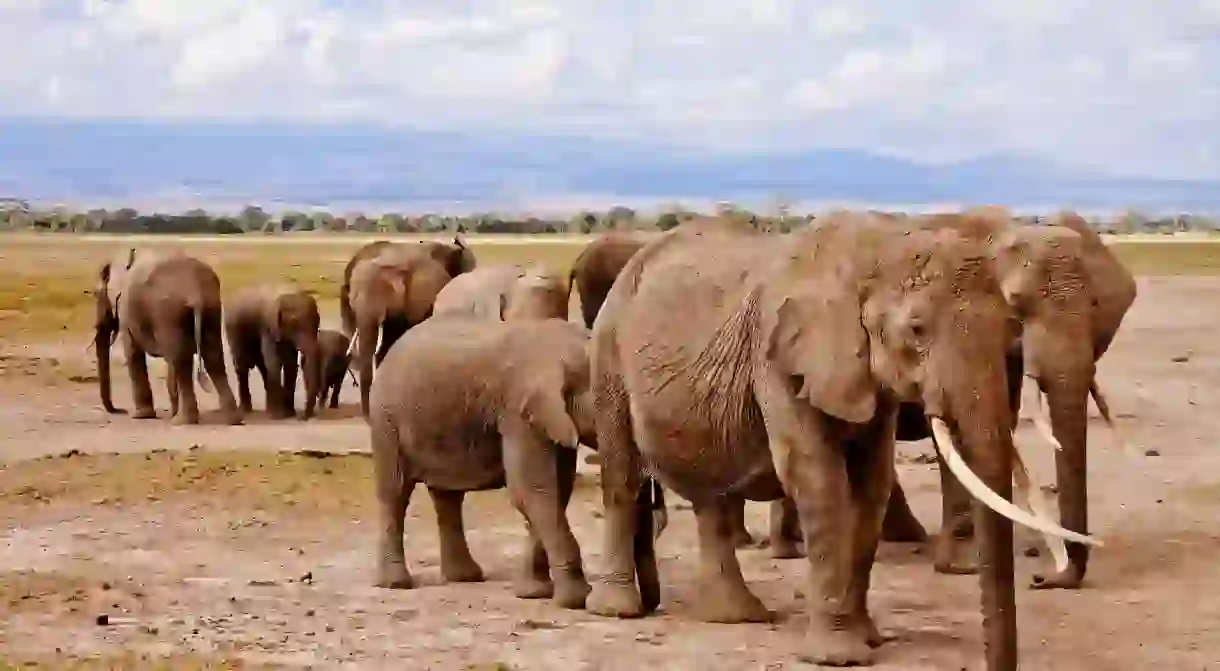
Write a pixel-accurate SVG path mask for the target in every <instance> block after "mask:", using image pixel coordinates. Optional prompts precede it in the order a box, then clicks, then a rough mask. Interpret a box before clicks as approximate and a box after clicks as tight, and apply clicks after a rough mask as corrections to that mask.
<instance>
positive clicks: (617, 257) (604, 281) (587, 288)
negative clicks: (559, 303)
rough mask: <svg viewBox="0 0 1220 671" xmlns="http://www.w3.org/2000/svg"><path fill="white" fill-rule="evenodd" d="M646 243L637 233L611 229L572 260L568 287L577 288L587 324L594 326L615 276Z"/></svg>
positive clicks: (582, 313)
mask: <svg viewBox="0 0 1220 671" xmlns="http://www.w3.org/2000/svg"><path fill="white" fill-rule="evenodd" d="M647 242H648V240H647V239H646V238H644V237H643V236H641V235H639V234H636V233H631V232H622V231H612V232H610V233H605V234H603V235H602V236H600V237H598V238H597V239H596V240H594V241H593V242H590V243H589V244H588V245H587V246H586V247H585V248H584V249H583V250H582V251H581V252H580V255H579V256H577V257H576V260H575V261H573V262H572V268H571V270H570V271H569V272H568V286H569V287H570V288H574V289H576V290H577V292H578V294H579V296H580V312H581V317H582V318H583V319H584V322H585V326H587V327H589V328H593V320H594V319H596V318H597V313H598V311H599V310H601V307H602V303H603V302H604V301H605V300H606V294H608V293H610V287H611V286H613V285H614V279H615V278H616V277H618V275H619V273H620V272H622V270H623V268H624V267H625V266H626V265H627V261H629V260H630V259H631V257H632V256H634V255H635V253H636V252H638V251H639V250H640V249H641V248H642V247H643V246H644V244H645V243H647Z"/></svg>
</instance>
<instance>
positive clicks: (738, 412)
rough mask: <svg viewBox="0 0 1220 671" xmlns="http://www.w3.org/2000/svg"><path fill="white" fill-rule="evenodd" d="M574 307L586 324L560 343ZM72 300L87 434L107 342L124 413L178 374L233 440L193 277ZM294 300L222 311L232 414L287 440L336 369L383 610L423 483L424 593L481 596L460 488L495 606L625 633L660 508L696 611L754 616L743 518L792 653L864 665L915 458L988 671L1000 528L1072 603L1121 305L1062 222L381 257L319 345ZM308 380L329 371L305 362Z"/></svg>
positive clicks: (188, 394) (914, 223)
mask: <svg viewBox="0 0 1220 671" xmlns="http://www.w3.org/2000/svg"><path fill="white" fill-rule="evenodd" d="M571 289H576V290H577V292H578V293H579V297H580V302H581V307H582V317H583V321H584V324H583V325H582V324H577V323H572V322H569V321H568V319H567V314H568V309H567V303H568V295H569V292H570V290H571ZM96 294H97V298H98V320H97V334H96V343H97V350H98V365H99V377H100V378H101V380H102V383H101V394H102V403H103V405H104V406H105V407H106V408H107V410H110V411H114V406H113V404H112V403H111V399H110V385H109V364H108V356H109V348H110V346H111V344H112V343H113V341H114V340H115V338H116V337H117V336H122V339H123V347H124V351H125V353H126V356H127V363H128V368H129V370H130V372H131V376H132V382H133V394H134V397H135V403H136V412H135V416H137V417H147V416H152V402H151V390H150V388H149V385H148V380H147V369H146V364H145V362H144V357H145V355H146V354H148V355H153V356H159V357H163V358H165V359H166V360H167V362H168V363H169V368H170V377H169V382H168V385H169V389H170V397H171V403H172V404H173V406H174V416H175V420H176V421H183V422H191V421H198V409H197V405H196V402H195V396H194V391H193V389H192V386H191V381H192V373H193V367H194V355H195V354H196V353H198V355H199V357H200V359H201V360H202V362H203V368H204V369H205V370H206V372H207V375H208V376H210V377H211V379H212V380H213V381H214V382H215V383H216V385H215V387H216V390H217V393H218V394H219V396H220V402H221V406H222V410H223V412H224V413H225V415H226V417H228V418H230V419H231V420H233V421H234V422H239V421H240V414H241V413H240V412H239V410H238V407H237V404H236V402H235V401H234V399H233V396H232V393H231V392H229V390H228V389H227V382H226V381H225V370H224V359H223V349H222V346H221V344H220V329H221V311H220V300H219V281H218V280H217V279H216V275H215V273H213V272H212V271H211V270H210V269H209V268H208V267H207V266H206V265H205V264H203V263H202V262H199V261H197V260H194V259H191V258H190V257H186V256H181V255H180V256H169V257H160V258H151V257H150V258H147V259H145V258H143V254H136V253H134V252H128V253H126V255H125V256H124V257H121V258H119V259H116V260H115V261H112V262H111V263H108V264H107V265H106V266H105V267H104V268H103V269H102V272H101V283H100V285H99V288H98V289H97V291H96ZM302 296H305V297H306V298H308V295H307V294H304V293H303V292H298V291H295V290H293V289H292V288H291V287H274V286H267V287H261V288H251V289H248V290H246V291H245V292H243V293H241V294H240V298H239V299H238V300H237V302H236V305H234V306H231V307H229V308H228V309H227V310H226V314H225V320H226V324H225V326H226V330H227V335H228V339H229V342H230V347H231V348H232V350H233V359H234V365H235V369H236V370H237V371H238V375H239V380H242V381H241V382H240V390H241V403H242V407H241V410H242V411H249V391H248V385H247V383H246V382H244V378H245V377H246V375H247V374H248V371H249V370H250V369H251V368H258V369H259V371H260V373H262V374H263V375H264V378H265V380H267V389H268V409H269V411H272V409H273V408H274V411H273V413H274V415H275V416H289V415H291V414H292V413H293V407H292V392H291V391H290V390H291V389H292V388H293V386H294V385H295V377H296V372H297V364H296V353H298V352H299V353H300V354H301V355H302V361H303V363H302V365H303V366H304V368H305V373H304V376H305V385H306V395H307V400H306V410H305V413H306V416H308V415H309V414H310V413H311V412H312V411H313V407H314V402H315V395H318V394H321V393H324V392H323V391H322V390H323V388H324V387H325V386H326V385H328V384H330V382H331V381H332V380H333V377H334V376H335V375H336V374H337V375H338V377H339V380H340V381H342V376H343V374H344V373H345V372H346V369H347V364H346V360H345V359H343V357H346V356H351V357H352V362H351V365H352V366H353V367H354V368H355V370H356V372H357V378H358V381H359V386H360V392H361V409H362V412H363V414H364V416H365V418H366V421H367V423H368V425H369V431H370V434H369V435H370V442H371V448H372V455H373V464H374V481H375V482H374V487H375V491H376V495H377V500H378V503H379V511H380V512H379V517H380V520H379V524H378V526H377V529H379V532H378V539H377V544H378V554H377V578H376V582H377V584H378V585H380V586H382V587H386V588H410V587H412V586H413V584H414V581H413V578H412V576H411V573H410V571H409V570H408V568H407V564H406V551H405V543H404V517H405V512H406V508H407V505H408V502H409V500H410V496H411V493H412V491H413V489H414V488H415V485H416V484H421V483H422V484H424V485H425V486H426V487H427V488H428V491H429V494H430V496H431V498H432V500H433V503H434V507H435V511H436V516H437V525H438V530H439V538H440V552H441V572H442V575H443V577H444V578H445V579H446V580H448V581H455V582H463V581H481V580H482V579H483V571H482V569H481V568H480V566H479V564H478V563H477V562H476V561H475V560H474V558H473V557H472V556H471V553H470V549H469V548H468V546H467V544H466V539H465V532H464V525H463V519H462V502H463V497H464V495H465V493H466V492H471V491H479V490H487V489H499V488H506V489H507V491H508V494H509V497H510V500H511V501H512V503H513V505H514V506H515V507H516V508H517V509H518V510H519V511H520V512H521V513H522V515H523V517H524V518H525V520H526V528H527V530H528V538H527V543H526V544H527V547H525V548H523V549H522V554H521V558H520V570H519V575H518V578H517V580H516V585H515V587H514V591H515V593H516V594H517V596H519V597H521V598H551V599H553V600H554V602H555V603H556V604H557V605H558V606H560V607H564V608H574V609H584V610H586V611H588V612H590V613H593V614H597V615H601V616H607V617H618V618H628V617H639V616H643V615H646V614H648V613H649V612H651V611H653V610H655V609H656V608H657V607H658V606H659V605H660V603H661V583H660V578H659V573H658V567H657V558H656V553H655V542H656V540H657V538H658V536H659V535H660V533H661V531H662V530H663V529H664V527H665V522H666V518H665V506H664V490H665V489H669V490H672V491H673V492H674V493H676V494H678V495H679V496H681V497H682V498H684V499H686V500H688V501H689V502H690V503H691V505H692V508H693V510H694V514H695V518H696V526H697V535H698V543H699V560H698V566H699V568H698V571H699V576H700V589H699V591H698V599H697V603H696V604H695V607H694V612H695V614H696V616H697V617H699V618H700V619H703V620H706V621H711V622H724V623H740V622H763V621H768V620H770V619H771V618H772V617H773V614H772V613H771V612H770V611H769V610H768V609H767V608H766V607H765V606H764V604H763V603H762V601H760V600H759V599H758V597H757V596H755V595H754V594H753V593H752V592H751V591H750V590H749V588H748V587H747V586H746V584H745V582H744V580H743V577H742V574H741V569H740V565H739V563H738V560H737V555H736V553H737V550H738V548H739V547H741V546H743V545H746V544H748V543H749V542H750V541H751V540H752V539H751V538H750V535H749V532H748V531H747V530H746V529H745V526H744V514H743V510H744V504H745V502H746V501H747V500H749V501H760V502H761V501H767V502H770V503H771V511H770V513H771V525H770V531H769V539H768V540H769V544H770V551H771V553H772V554H773V556H775V557H777V558H796V557H804V558H805V560H806V561H807V562H808V564H809V574H808V575H809V581H810V582H809V585H808V590H807V597H808V598H807V601H806V603H807V604H808V609H809V611H810V614H809V620H808V624H807V626H806V628H805V631H804V637H805V639H804V643H803V650H804V652H803V654H802V657H803V658H805V659H806V660H807V661H811V662H815V663H819V664H824V665H836V666H842V665H868V664H870V663H871V662H872V659H873V655H874V649H875V648H877V647H878V646H880V645H881V644H882V643H883V642H884V641H885V640H887V639H886V637H885V636H883V635H882V634H881V631H880V630H879V629H878V628H877V626H876V624H875V623H874V620H873V617H872V614H871V613H870V612H869V608H868V591H869V587H870V581H871V573H872V567H873V563H874V560H875V556H876V551H877V547H878V544H879V542H880V541H881V540H887V541H897V542H911V541H914V542H920V541H923V540H925V539H927V537H928V535H927V533H926V532H925V530H924V529H923V527H922V526H921V525H920V524H919V522H918V520H917V519H916V518H915V516H914V515H913V514H912V512H911V511H910V509H909V507H908V505H907V500H906V496H905V494H904V492H903V490H902V487H901V484H900V483H899V482H898V479H897V471H896V466H895V442H896V441H911V440H921V439H924V438H932V441H933V444H934V446H935V450H936V458H937V462H938V464H939V466H940V478H941V486H942V490H941V491H942V512H943V515H942V523H941V532H940V534H939V535H938V536H937V537H936V540H935V542H934V545H933V548H934V552H933V567H934V570H936V571H938V572H942V573H977V574H978V576H979V582H980V588H981V591H982V612H983V627H984V641H985V647H986V660H987V668H988V669H992V670H1000V669H1003V670H1009V669H1015V668H1017V627H1016V609H1015V587H1014V585H1015V582H1014V561H1013V559H1014V542H1013V527H1012V522H1014V521H1015V522H1018V523H1019V524H1022V525H1024V526H1026V527H1029V528H1031V529H1033V530H1036V531H1038V532H1040V533H1041V534H1042V536H1043V537H1044V538H1045V542H1046V544H1047V546H1048V548H1049V549H1050V553H1051V555H1052V557H1053V559H1054V562H1055V572H1054V573H1053V574H1050V575H1046V576H1041V575H1039V576H1035V578H1034V581H1033V584H1032V586H1033V587H1036V588H1068V589H1071V588H1076V587H1079V586H1080V584H1081V581H1082V580H1083V578H1084V576H1085V571H1086V569H1087V563H1088V557H1089V555H1088V550H1089V547H1090V546H1092V545H1100V543H1099V542H1098V541H1096V540H1095V539H1094V538H1092V537H1090V536H1089V535H1088V515H1087V487H1086V443H1087V425H1088V412H1087V407H1088V405H1087V404H1088V399H1089V397H1090V396H1091V397H1092V398H1093V399H1094V402H1095V403H1096V404H1097V407H1098V410H1099V411H1100V413H1101V415H1102V417H1103V419H1104V420H1105V421H1106V422H1107V424H1109V425H1110V427H1111V428H1113V422H1112V421H1111V419H1110V413H1109V409H1108V405H1107V403H1106V401H1105V397H1104V395H1103V393H1102V391H1101V389H1100V387H1099V386H1098V384H1097V382H1096V380H1095V375H1094V374H1095V371H1096V364H1097V360H1098V359H1099V358H1100V357H1101V356H1102V355H1103V354H1104V353H1105V351H1106V349H1107V348H1108V347H1109V345H1110V343H1111V342H1112V341H1113V338H1114V337H1115V334H1116V333H1117V331H1118V328H1119V326H1120V324H1121V322H1122V320H1123V317H1124V315H1125V314H1126V312H1127V311H1128V309H1129V308H1130V306H1131V304H1132V303H1133V302H1134V300H1135V297H1136V288H1135V282H1134V279H1133V278H1132V277H1131V275H1130V273H1129V272H1128V271H1127V270H1126V269H1125V268H1124V267H1123V266H1122V264H1121V263H1120V262H1119V261H1118V259H1117V258H1115V257H1114V255H1113V254H1112V253H1111V252H1110V251H1109V250H1108V249H1107V247H1106V245H1105V244H1104V243H1103V241H1102V240H1101V239H1100V238H1099V237H1098V235H1097V234H1096V233H1095V232H1094V231H1093V230H1092V229H1091V228H1090V227H1089V226H1088V225H1087V223H1086V222H1085V221H1084V220H1083V219H1082V218H1080V217H1079V216H1077V215H1075V214H1073V213H1063V214H1060V215H1058V216H1056V217H1054V218H1053V219H1051V220H1050V221H1048V222H1047V223H1046V224H1045V225H1038V226H1028V225H1020V224H1018V223H1016V222H1015V220H1014V219H1013V217H1012V216H1011V215H1010V213H1008V212H1007V211H1006V210H1004V209H1002V208H977V209H971V210H965V211H962V212H957V213H944V214H931V215H894V214H888V213H880V212H849V211H835V212H832V213H829V214H828V215H825V216H822V217H819V218H818V219H817V220H816V221H815V222H814V223H813V225H811V226H810V227H809V228H807V229H804V230H801V231H798V232H794V233H788V234H783V235H772V234H767V233H762V232H759V231H758V230H756V229H755V228H754V227H752V226H750V225H747V224H744V223H741V222H736V221H733V220H731V219H722V218H715V217H702V218H696V219H693V220H691V221H688V222H685V223H683V224H682V225H680V226H678V227H676V228H674V229H672V230H670V231H668V232H665V233H663V234H661V235H659V236H654V237H647V238H645V237H639V238H637V237H634V236H633V235H632V234H624V233H611V234H608V235H605V236H602V237H601V238H599V239H598V240H596V241H594V242H593V243H591V244H590V245H589V246H588V247H587V248H586V249H585V250H584V251H583V252H582V253H581V255H580V256H579V257H578V258H577V260H576V262H575V263H574V265H573V267H572V269H571V271H570V273H569V274H568V275H567V276H561V275H557V274H554V273H551V272H549V271H547V270H545V269H543V268H540V267H538V266H528V267H525V266H490V267H478V268H476V266H475V259H474V255H473V253H472V251H471V250H470V249H469V248H468V247H466V245H465V244H464V243H463V242H462V241H461V239H455V240H454V241H453V243H452V244H450V243H438V242H422V243H389V242H377V243H372V244H370V245H367V246H365V247H364V248H362V249H361V250H359V251H358V252H357V253H356V254H355V256H354V257H353V258H352V260H351V261H350V262H349V263H348V265H347V267H346V268H345V269H344V274H343V284H342V288H341V291H340V310H341V315H342V319H343V331H344V333H335V334H334V336H333V337H329V336H328V338H323V337H322V336H320V335H318V333H319V329H318V326H317V324H318V316H317V306H316V304H314V303H312V299H308V300H306V298H302ZM310 333H312V334H313V335H312V337H311V336H310V335H308V334H310ZM322 333H325V331H322ZM302 334H304V335H302ZM349 335H350V337H351V339H350V341H349V340H348V336H349ZM379 335H380V337H379ZM327 340H330V341H331V342H329V344H328V345H326V346H323V344H322V343H323V342H326V341H327ZM343 345H346V348H344V347H343ZM322 350H327V351H328V352H330V353H331V354H329V355H327V356H326V357H323V356H322V355H321V354H320V353H321V352H322ZM311 353H313V356H312V360H311V356H310V355H311ZM331 357H333V361H335V362H337V363H335V364H334V365H333V367H330V364H326V365H324V364H323V363H322V361H323V360H324V359H325V360H327V361H331V360H332V358H331ZM374 368H376V376H375V377H374V374H373V373H374ZM1025 378H1029V379H1031V380H1032V381H1033V382H1034V383H1035V384H1036V386H1037V389H1038V392H1037V394H1036V398H1037V399H1038V404H1037V406H1036V408H1035V409H1034V410H1035V412H1034V413H1033V414H1034V426H1035V428H1036V429H1037V430H1038V432H1039V434H1040V435H1042V436H1043V437H1044V438H1045V439H1046V442H1047V443H1048V444H1049V446H1050V447H1051V449H1053V450H1054V454H1055V463H1056V474H1057V483H1058V491H1059V493H1058V508H1059V520H1058V521H1056V520H1052V519H1051V517H1050V514H1049V511H1048V505H1049V503H1050V502H1049V501H1046V500H1045V499H1044V494H1043V492H1042V489H1041V488H1040V487H1039V486H1038V485H1037V483H1035V482H1033V481H1032V479H1031V478H1030V475H1029V473H1028V471H1027V470H1026V468H1025V466H1024V463H1023V459H1022V457H1021V453H1020V451H1019V450H1018V449H1017V445H1016V444H1015V442H1014V438H1013V431H1014V429H1015V426H1016V418H1017V413H1018V410H1019V407H1020V403H1021V394H1020V392H1021V387H1022V382H1023V381H1024V379H1025ZM204 379H206V377H205V376H204V375H203V374H202V373H200V380H201V382H202V381H203V380H204ZM311 380H312V383H311ZM277 385H278V386H277ZM311 385H312V386H311ZM311 390H312V391H311ZM179 394H180V395H181V396H182V404H181V405H179V403H178V396H179ZM273 396H275V397H277V398H276V400H274V401H273V400H272V397H273ZM273 404H274V405H273ZM580 444H584V445H587V446H589V447H592V448H594V449H595V450H596V452H597V456H598V460H599V462H600V468H601V478H600V480H601V491H602V502H603V506H604V511H603V517H604V519H603V522H602V527H603V534H604V535H603V545H602V553H601V554H602V566H601V567H600V569H601V570H600V571H599V573H600V577H599V578H598V580H596V581H594V582H593V583H592V584H591V583H590V581H589V580H588V579H587V578H586V576H585V573H584V566H583V563H582V559H581V552H580V548H579V546H578V544H577V541H576V538H575V537H574V536H573V534H572V530H571V528H570V527H569V524H568V521H567V515H566V508H567V504H568V501H569V499H570V497H571V495H572V488H573V483H574V479H575V473H576V448H577V446H578V445H580Z"/></svg>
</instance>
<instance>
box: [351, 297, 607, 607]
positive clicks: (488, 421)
mask: <svg viewBox="0 0 1220 671" xmlns="http://www.w3.org/2000/svg"><path fill="white" fill-rule="evenodd" d="M587 343H588V330H587V329H585V328H584V327H582V326H580V325H578V324H572V323H570V322H567V321H560V320H557V319H548V320H523V321H509V322H501V321H494V320H488V319H481V318H477V317H465V316H449V317H438V318H435V319H430V320H428V321H427V322H425V323H423V324H421V325H420V326H418V327H416V328H414V329H412V330H411V331H410V332H408V333H407V334H406V335H404V336H403V337H402V338H400V339H399V341H398V342H397V343H396V344H395V345H394V346H393V347H391V348H390V352H389V354H387V355H386V358H385V359H384V360H383V361H382V364H381V367H380V368H379V369H378V373H377V378H376V379H375V380H374V381H373V389H372V393H371V395H370V403H371V406H370V414H369V427H370V429H369V432H370V436H371V440H372V443H371V444H372V452H373V469H374V480H375V482H376V487H377V499H378V502H379V504H380V517H381V522H380V529H381V530H382V532H381V537H380V541H379V543H380V554H379V558H378V561H379V563H378V579H377V584H378V585H379V586H381V587H389V588H410V587H412V585H413V580H412V578H411V574H410V572H409V571H408V570H407V566H406V559H405V553H404V548H403V518H404V515H405V514H406V509H407V504H408V502H409V500H410V497H411V492H412V490H413V489H414V488H415V485H416V483H421V482H422V483H423V484H425V485H427V486H428V491H429V493H430V494H431V495H432V501H433V505H434V507H435V509H436V519H437V527H438V531H439V533H440V545H441V573H442V575H443V576H444V577H445V579H446V580H448V581H451V582H478V581H482V580H483V571H482V569H481V568H480V567H479V565H478V563H476V562H475V560H474V558H473V557H471V555H470V549H469V547H468V546H467V545H466V537H465V531H464V529H463V522H462V500H463V497H464V496H465V493H466V492H470V491H481V490H487V489H498V488H501V487H505V486H507V487H508V491H509V495H510V496H511V498H512V502H513V505H514V506H515V507H516V508H517V510H519V511H520V512H521V513H522V514H523V515H524V517H525V519H526V527H527V528H528V529H529V533H530V541H529V548H528V550H527V552H526V553H525V556H524V558H523V559H524V562H523V567H522V573H521V576H520V578H519V580H518V583H517V588H516V593H517V596H519V597H521V598H547V597H551V596H554V599H555V601H556V602H557V603H558V604H559V605H560V606H562V607H564V608H581V607H583V606H584V603H585V597H586V595H587V594H588V592H589V584H588V582H587V581H586V579H585V575H584V569H583V567H582V564H581V557H580V547H579V546H578V545H577V542H576V538H575V537H574V536H573V535H572V531H571V529H570V528H569V526H568V522H567V517H566V514H565V510H566V508H567V505H568V500H569V499H570V498H571V495H572V487H573V483H574V480H575V477H576V448H577V444H578V443H579V442H581V441H582V440H583V441H584V442H586V444H595V443H594V442H592V441H593V420H592V408H591V406H590V401H591V399H590V396H589V362H588V354H587V353H586V349H585V348H586V345H587Z"/></svg>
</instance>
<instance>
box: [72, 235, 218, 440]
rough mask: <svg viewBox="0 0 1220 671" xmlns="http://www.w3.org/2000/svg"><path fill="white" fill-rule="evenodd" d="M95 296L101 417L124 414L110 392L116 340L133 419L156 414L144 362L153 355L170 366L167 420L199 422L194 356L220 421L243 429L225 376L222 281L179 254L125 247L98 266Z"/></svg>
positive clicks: (203, 385) (201, 266)
mask: <svg viewBox="0 0 1220 671" xmlns="http://www.w3.org/2000/svg"><path fill="white" fill-rule="evenodd" d="M93 294H94V297H95V298H96V302H97V316H96V321H95V324H94V327H95V335H94V344H95V346H96V349H97V370H98V385H99V389H100V392H101V397H102V407H104V408H105V409H106V412H109V413H121V412H123V411H122V410H120V409H118V408H116V407H115V406H114V403H113V402H112V400H111V389H110V386H111V385H110V347H111V345H113V344H114V341H115V339H116V338H121V339H122V343H121V344H122V347H123V354H124V357H125V358H126V360H127V371H128V374H129V375H130V376H131V390H132V396H133V400H134V402H135V412H133V413H132V417H133V418H135V419H152V418H154V417H156V416H157V412H156V409H155V408H154V407H153V394H152V385H151V384H150V383H149V380H148V359H147V357H149V356H153V357H157V358H162V359H165V361H166V363H168V364H169V378H168V380H167V381H166V385H167V387H168V391H169V398H170V414H171V415H172V416H173V422H174V423H175V424H198V423H199V402H198V400H197V399H196V397H195V387H194V382H192V380H191V377H192V372H193V371H194V370H195V355H196V354H198V355H199V358H200V360H201V361H202V369H201V370H200V371H199V372H198V379H199V385H200V387H202V388H203V389H204V390H205V391H211V390H213V389H214V390H215V392H216V393H217V394H218V395H219V396H220V408H221V412H222V414H223V416H224V421H225V422H226V423H228V424H241V423H242V417H241V413H240V412H239V411H238V408H237V402H236V401H235V399H234V398H233V391H232V389H231V388H230V387H229V378H228V373H227V371H226V370H225V359H224V338H223V337H222V334H221V331H222V328H221V312H222V310H221V299H220V279H219V278H218V277H216V273H215V271H213V270H212V268H211V266H209V265H208V264H206V263H204V262H203V261H200V260H199V259H196V258H194V257H191V256H187V255H186V254H183V253H181V252H169V253H156V252H150V251H138V250H136V249H135V248H128V249H124V250H123V251H121V252H119V253H118V254H116V255H115V257H114V258H113V259H112V260H110V261H108V262H106V263H105V264H103V265H102V268H101V270H100V272H99V275H98V285H97V287H95V288H94V291H93ZM204 370H206V371H207V373H206V375H205V374H204V372H203V371H204ZM209 376H210V377H211V381H210V382H209V380H208V377H209ZM213 385H214V386H213ZM210 387H211V388H210Z"/></svg>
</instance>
